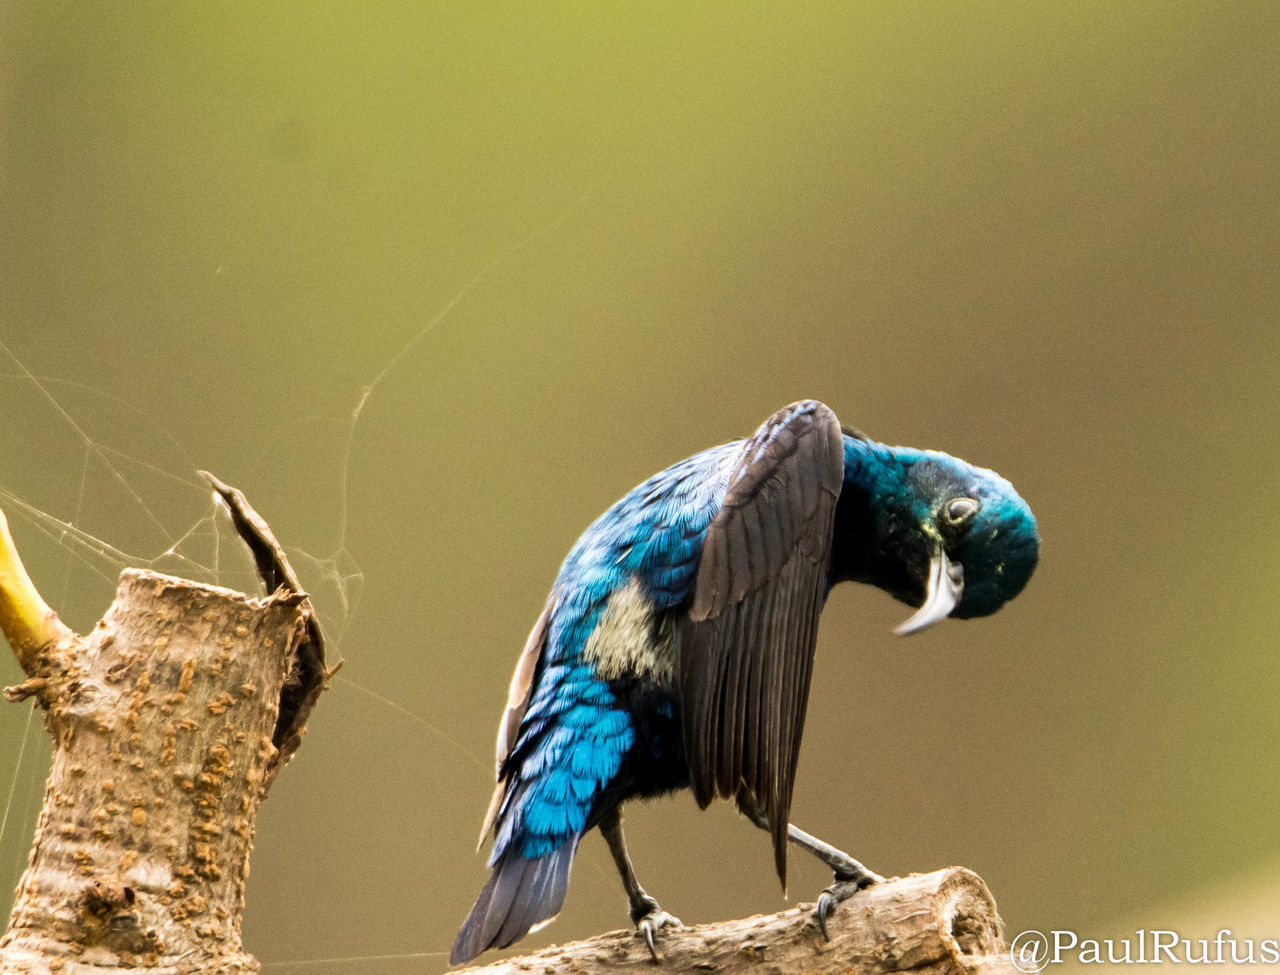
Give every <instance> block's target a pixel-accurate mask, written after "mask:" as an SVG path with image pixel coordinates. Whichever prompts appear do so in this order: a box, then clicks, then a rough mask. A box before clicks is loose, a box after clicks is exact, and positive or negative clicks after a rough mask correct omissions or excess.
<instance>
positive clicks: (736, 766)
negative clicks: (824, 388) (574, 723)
mask: <svg viewBox="0 0 1280 975" xmlns="http://www.w3.org/2000/svg"><path fill="white" fill-rule="evenodd" d="M843 477H844V446H843V438H842V436H841V432H840V423H839V421H838V420H837V419H836V416H835V414H834V413H833V412H832V411H831V410H830V409H829V408H828V407H826V406H824V405H823V404H821V403H817V402H813V401H806V402H803V403H796V404H793V405H792V406H789V407H785V408H784V409H782V410H779V411H778V412H777V413H775V414H774V415H773V416H772V417H770V418H769V419H768V420H767V421H766V422H765V424H764V425H763V426H762V427H761V428H760V429H759V430H758V431H756V434H755V436H753V437H752V438H751V439H750V440H748V441H746V442H745V443H744V444H743V446H742V451H741V453H740V454H739V456H738V459H737V462H736V464H735V466H734V468H733V472H732V473H731V475H730V479H729V487H728V491H727V493H726V494H725V498H724V502H723V504H722V506H721V508H720V510H719V512H718V513H717V514H716V516H715V518H714V519H713V520H712V522H711V525H710V527H709V528H708V529H707V535H706V540H705V542H704V543H703V547H702V555H701V560H700V562H699V565H698V575H697V580H696V582H695V584H694V591H693V598H692V602H691V604H690V607H689V611H688V613H687V615H686V617H685V618H684V619H683V620H682V622H681V637H680V677H679V679H680V695H681V700H682V703H683V713H684V738H685V750H686V754H687V758H688V763H689V770H690V774H691V777H692V783H693V791H694V796H695V797H696V798H697V800H698V804H699V805H701V806H706V805H707V804H708V803H709V802H710V801H711V800H712V799H713V798H714V797H715V796H716V795H717V794H718V795H720V796H723V797H726V798H728V797H730V796H733V797H735V798H736V799H737V802H738V805H739V806H740V807H741V808H743V809H744V810H752V809H755V810H759V811H760V812H763V813H764V815H765V817H766V818H767V819H768V821H769V826H770V831H771V833H772V835H773V843H774V859H775V863H776V865H777V868H778V875H779V877H780V878H781V879H782V881H783V885H784V886H785V884H786V843H787V820H788V817H789V815H790V809H791V792H792V786H793V784H794V781H795V767H796V757H797V755H798V754H799V751H800V736H801V732H802V731H803V728H804V715H805V706H806V704H807V702H808V697H809V677H810V674H811V672H812V666H813V651H814V644H815V641H816V639H817V632H818V615H819V613H820V612H821V610H822V604H823V601H824V599H825V596H826V576H827V562H828V560H829V558H830V554H831V534H832V525H833V522H834V520H835V508H836V499H837V498H838V497H839V495H840V487H841V483H842V481H843Z"/></svg>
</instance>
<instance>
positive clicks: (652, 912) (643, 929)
mask: <svg viewBox="0 0 1280 975" xmlns="http://www.w3.org/2000/svg"><path fill="white" fill-rule="evenodd" d="M648 903H649V904H651V905H652V906H651V907H650V908H649V911H648V913H646V914H643V915H641V916H640V917H638V918H637V917H634V915H633V920H634V921H635V923H636V935H637V936H642V937H643V938H644V942H645V944H647V945H648V946H649V954H650V955H651V956H653V960H654V962H656V963H657V964H662V958H661V957H660V956H659V955H658V949H657V947H656V946H655V944H654V936H655V935H656V934H657V933H658V932H659V931H661V930H662V929H663V928H681V927H684V925H683V924H681V923H680V919H679V918H678V917H674V916H672V915H670V914H668V913H667V912H666V911H664V910H663V909H662V908H661V907H659V906H658V902H657V901H655V900H654V899H653V898H652V897H650V898H649V899H648Z"/></svg>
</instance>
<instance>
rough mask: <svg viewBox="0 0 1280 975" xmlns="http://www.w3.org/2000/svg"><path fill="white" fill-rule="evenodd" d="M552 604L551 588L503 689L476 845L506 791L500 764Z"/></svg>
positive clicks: (511, 743)
mask: <svg viewBox="0 0 1280 975" xmlns="http://www.w3.org/2000/svg"><path fill="white" fill-rule="evenodd" d="M555 606H556V596H555V593H554V592H553V593H552V594H551V596H550V597H549V598H548V599H547V604H546V606H544V607H543V608H542V615H541V616H539V617H538V622H536V623H534V624H533V629H532V630H530V631H529V639H528V640H526V641H525V644H524V649H523V650H522V651H520V659H519V660H517V661H516V670H515V673H514V674H512V675H511V686H510V687H509V688H508V690H507V707H506V709H505V710H504V711H503V712H502V720H501V721H499V722H498V742H497V755H496V757H497V769H496V771H497V776H498V784H497V785H496V786H495V787H494V790H493V798H491V799H490V800H489V808H488V810H487V811H486V812H485V814H484V824H483V825H482V826H481V827H480V839H479V841H478V842H477V843H476V848H477V849H479V848H480V846H481V845H482V844H483V843H484V838H485V837H486V836H488V835H489V830H491V829H493V823H494V820H496V819H497V818H498V810H499V809H501V808H502V797H503V796H504V795H505V794H506V791H507V779H506V776H505V775H504V774H503V766H504V765H506V764H507V759H508V758H510V757H511V749H512V748H514V747H515V743H516V737H517V735H518V733H519V731H520V722H521V721H523V720H524V713H525V711H527V710H528V709H529V696H530V694H532V692H533V677H534V675H535V674H536V673H537V672H538V661H539V660H541V659H542V651H543V648H545V647H546V645H547V625H548V623H549V622H550V621H551V613H552V611H553V610H554V609H555Z"/></svg>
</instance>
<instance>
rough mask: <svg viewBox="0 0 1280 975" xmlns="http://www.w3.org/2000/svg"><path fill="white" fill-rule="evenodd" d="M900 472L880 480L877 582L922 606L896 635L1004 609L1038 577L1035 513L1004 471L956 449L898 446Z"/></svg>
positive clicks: (893, 452)
mask: <svg viewBox="0 0 1280 975" xmlns="http://www.w3.org/2000/svg"><path fill="white" fill-rule="evenodd" d="M889 454H890V456H891V458H892V459H891V460H889V464H890V465H891V466H892V467H894V468H896V470H895V472H894V476H892V477H886V478H884V479H883V480H881V481H880V485H879V486H878V488H874V489H873V492H872V493H873V494H880V495H881V496H880V497H878V498H874V499H872V503H871V515H872V521H873V523H874V524H873V529H872V531H873V537H874V542H873V544H874V546H875V548H876V550H878V553H879V557H878V558H877V562H878V563H879V564H878V566H877V571H875V577H876V578H875V579H874V581H875V582H876V584H878V585H879V586H880V587H881V588H883V589H886V590H887V591H888V592H889V593H890V594H891V595H893V596H895V597H897V598H898V599H901V600H902V601H904V602H906V603H909V604H911V605H912V606H917V607H919V609H918V610H917V611H916V613H915V614H914V615H913V616H912V617H911V618H910V619H908V620H907V621H906V622H904V623H903V624H901V625H900V626H898V627H897V628H896V629H895V630H894V632H895V633H898V634H905V633H914V632H916V631H918V630H922V629H924V628H925V627H926V626H929V625H931V624H933V623H936V622H937V621H938V620H941V619H943V618H944V617H947V616H955V617H959V618H960V619H968V618H970V617H974V616H987V615H989V614H991V613H994V612H995V611H996V610H998V609H999V608H1000V607H1001V606H1003V605H1004V604H1005V603H1006V602H1007V601H1008V600H1010V599H1012V598H1013V597H1014V596H1016V595H1018V593H1020V592H1021V591H1022V588H1023V587H1024V586H1025V585H1026V584H1027V580H1028V579H1030V578H1031V573H1032V572H1033V571H1034V569H1035V567H1036V560H1037V558H1038V556H1039V550H1040V536H1039V534H1038V533H1037V531H1036V521H1035V518H1034V517H1033V516H1032V514H1031V509H1030V508H1029V507H1028V506H1027V503H1026V502H1025V501H1023V500H1022V497H1021V496H1020V495H1019V494H1018V492H1017V491H1015V490H1014V488H1013V485H1012V484H1010V483H1009V482H1008V481H1006V480H1005V479H1004V478H1003V477H1001V476H1000V475H999V474H996V473H995V472H994V471H989V470H985V469H983V468H980V467H974V466H972V465H971V464H967V463H965V462H964V461H962V460H960V459H958V458H956V457H951V456H949V455H948V454H943V453H939V452H936V451H928V450H914V449H909V448H903V447H895V448H890V450H889Z"/></svg>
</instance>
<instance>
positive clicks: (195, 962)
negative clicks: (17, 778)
mask: <svg viewBox="0 0 1280 975" xmlns="http://www.w3.org/2000/svg"><path fill="white" fill-rule="evenodd" d="M217 483H218V487H217V489H218V491H219V495H220V496H222V497H223V499H224V501H226V502H227V504H228V506H229V507H230V508H231V509H232V511H233V520H234V521H235V524H236V527H237V530H238V531H239V532H240V534H241V537H242V538H244V539H245V542H246V544H248V545H249V546H250V548H251V550H252V551H253V553H254V556H255V560H256V561H258V564H259V565H260V566H262V565H263V564H264V563H263V559H264V558H266V560H267V562H269V563H270V564H271V565H272V566H273V569H272V573H271V574H270V575H269V576H268V575H267V573H265V572H264V573H263V574H264V579H266V581H268V584H269V585H270V586H271V587H272V589H273V591H272V592H271V593H270V595H268V596H266V597H264V598H253V597H250V596H247V595H245V594H243V593H238V592H234V591H232V590H230V589H223V588H221V587H218V586H208V585H203V584H199V583H195V582H191V581H188V580H185V579H176V578H173V577H170V576H163V575H159V574H157V573H154V572H149V571H144V570H140V569H126V570H125V571H124V572H123V573H122V574H121V577H120V584H119V588H118V589H117V592H116V598H115V602H114V603H113V604H112V606H111V608H110V609H109V610H108V611H107V613H106V615H105V616H104V617H103V618H102V620H101V621H99V622H98V624H97V625H96V626H95V627H94V630H93V632H92V633H90V634H88V635H87V636H78V635H76V634H74V633H71V631H70V630H68V629H67V628H66V627H65V626H62V624H60V623H58V624H57V627H61V630H57V628H56V627H54V628H53V629H46V630H44V631H41V630H39V628H38V627H35V626H33V625H32V622H33V619H34V620H35V621H36V622H38V621H39V620H40V619H43V620H45V621H46V627H49V626H50V624H48V622H47V621H48V620H50V619H52V620H54V621H55V622H56V616H51V614H50V613H49V612H47V610H48V607H46V606H45V605H44V602H43V600H40V598H39V594H38V593H36V592H35V587H34V586H33V585H31V583H30V580H29V579H27V578H26V573H25V572H20V573H19V574H18V575H15V573H14V571H12V567H13V566H16V567H17V568H18V570H20V569H21V562H20V561H19V560H18V559H17V556H16V553H14V552H13V550H12V545H11V543H9V542H8V538H7V534H6V538H5V540H4V541H5V548H4V549H3V550H2V551H0V558H3V557H6V556H8V555H11V556H12V557H11V558H9V559H8V562H7V563H6V565H7V567H8V568H9V569H10V571H8V572H6V573H5V574H3V575H0V605H3V606H10V607H16V609H15V610H14V611H13V612H10V613H9V614H8V616H6V617H5V618H4V619H3V620H0V626H3V629H4V633H5V635H6V637H7V638H8V639H9V640H10V642H11V645H12V646H13V649H14V651H15V653H16V654H17V655H18V658H19V660H20V661H22V660H23V656H24V653H25V654H26V656H27V657H28V658H29V660H30V661H31V665H30V667H28V665H27V664H26V663H24V669H25V670H26V671H27V673H28V674H31V676H29V677H28V679H27V680H26V681H25V682H24V683H23V684H20V685H18V686H17V687H14V688H10V689H9V690H8V691H7V692H6V693H7V695H8V696H9V697H10V699H11V700H20V699H22V698H25V697H34V698H35V699H36V700H37V702H38V703H39V704H40V706H41V707H43V708H44V709H45V712H46V722H45V723H46V726H47V727H48V729H49V731H50V733H51V734H52V735H53V738H54V744H55V753H54V759H53V767H52V769H51V771H50V774H49V782H48V785H47V787H46V790H45V801H44V808H43V810H42V812H41V814H40V819H39V822H38V824H37V827H36V837H35V841H34V844H33V846H32V851H31V858H30V862H29V864H28V867H27V870H26V872H25V873H24V874H23V876H22V880H21V881H20V883H19V886H18V892H17V896H16V898H15V901H14V907H13V913H12V915H11V918H10V923H9V928H8V930H7V931H6V932H5V934H4V936H3V938H0V973H3V975H7V973H18V972H22V973H61V975H69V973H80V972H88V971H93V972H95V973H101V975H120V973H124V972H132V971H136V970H145V971H148V972H154V973H157V975H185V973H194V972H210V973H222V975H239V973H250V972H257V971H258V970H259V966H258V963H257V961H256V960H254V958H253V957H252V956H251V955H249V954H247V953H246V952H245V951H244V949H243V947H242V945H241V940H240V921H241V914H242V910H243V907H244V881H245V878H246V876H247V875H248V872H249V853H250V850H251V849H252V845H253V834H254V825H255V821H256V817H257V811H258V807H259V805H260V804H261V802H262V800H263V799H264V798H265V797H266V793H267V788H268V786H269V784H270V782H271V780H272V777H273V776H274V775H275V773H276V772H277V771H278V770H279V768H280V767H281V766H282V765H283V763H284V761H285V760H286V759H287V758H288V756H289V755H290V754H291V753H292V751H293V750H294V749H296V748H297V746H298V743H299V742H300V741H301V737H302V732H303V731H304V730H305V722H306V718H307V715H308V714H309V713H310V710H311V706H312V705H313V704H314V703H315V699H316V697H317V696H318V695H319V693H320V691H321V690H322V689H323V687H324V683H325V680H326V678H327V676H328V671H326V670H325V668H324V654H323V643H322V641H321V638H320V633H319V628H318V626H317V625H316V623H315V616H314V613H313V612H312V609H311V604H310V600H309V599H308V598H307V595H306V593H303V592H301V591H300V590H299V589H298V588H297V580H296V577H295V576H294V575H293V573H292V570H291V569H289V568H288V563H287V561H286V560H285V559H284V554H283V552H281V551H280V549H279V545H278V543H276V541H275V539H274V538H273V537H272V536H271V534H270V530H269V529H267V528H266V525H265V523H263V522H262V520H261V519H260V518H259V517H258V516H257V515H256V513H254V512H253V509H252V508H250V507H249V506H248V503H247V502H245V500H244V496H243V495H241V494H240V493H239V492H238V491H235V490H234V489H233V488H228V487H227V486H226V485H222V484H221V482H217ZM224 492H225V493H224ZM237 515H238V517H237ZM264 553H265V554H264ZM19 575H20V578H19ZM15 579H17V580H18V581H17V582H16V583H15V582H14V580H15ZM24 580H25V581H24ZM32 594H34V596H33V595H32ZM41 607H43V609H41ZM33 614H35V615H34V617H33ZM42 614H43V615H42ZM51 635H52V640H53V642H52V644H51V643H49V639H50V638H51Z"/></svg>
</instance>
